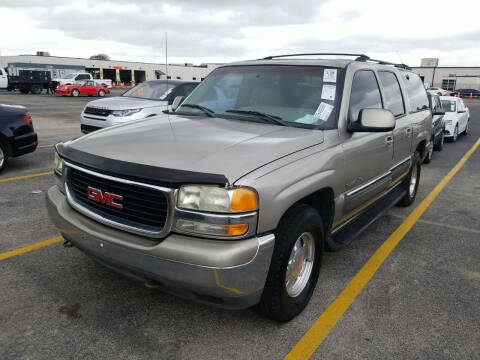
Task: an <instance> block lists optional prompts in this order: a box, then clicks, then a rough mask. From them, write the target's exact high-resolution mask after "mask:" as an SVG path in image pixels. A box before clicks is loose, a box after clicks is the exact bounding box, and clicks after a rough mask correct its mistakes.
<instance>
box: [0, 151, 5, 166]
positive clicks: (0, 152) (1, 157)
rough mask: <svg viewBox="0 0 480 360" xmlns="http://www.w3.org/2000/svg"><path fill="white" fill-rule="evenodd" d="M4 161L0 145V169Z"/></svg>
mask: <svg viewBox="0 0 480 360" xmlns="http://www.w3.org/2000/svg"><path fill="white" fill-rule="evenodd" d="M4 162H5V154H4V153H3V149H2V147H1V146H0V169H1V168H2V166H3V163H4Z"/></svg>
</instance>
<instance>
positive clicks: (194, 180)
mask: <svg viewBox="0 0 480 360" xmlns="http://www.w3.org/2000/svg"><path fill="white" fill-rule="evenodd" d="M56 149H57V152H58V154H59V155H60V156H61V157H62V158H63V159H64V160H67V161H69V162H71V163H73V164H75V165H78V166H80V167H84V168H86V169H89V170H94V171H97V172H99V173H102V174H105V175H110V176H116V177H119V178H122V179H127V180H132V181H137V182H143V183H147V184H151V185H157V186H164V187H169V188H178V187H179V186H180V185H183V184H211V185H221V186H227V185H228V179H227V178H226V177H225V175H220V174H208V173H201V172H195V171H187V170H177V169H168V168H162V167H155V166H151V165H143V164H137V163H132V162H128V161H121V160H115V159H108V158H104V157H101V156H98V155H94V154H90V153H87V152H84V151H81V150H77V149H74V148H72V147H69V146H65V145H64V144H58V145H57V146H56Z"/></svg>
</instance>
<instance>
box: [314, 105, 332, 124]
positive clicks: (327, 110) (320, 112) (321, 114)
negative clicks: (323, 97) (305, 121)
mask: <svg viewBox="0 0 480 360" xmlns="http://www.w3.org/2000/svg"><path fill="white" fill-rule="evenodd" d="M332 110H333V105H330V104H327V103H324V102H322V103H320V105H319V106H318V109H317V111H315V114H313V116H315V117H316V118H317V119H320V120H323V121H327V120H328V118H329V117H330V114H331V113H332Z"/></svg>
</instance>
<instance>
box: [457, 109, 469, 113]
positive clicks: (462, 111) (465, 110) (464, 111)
mask: <svg viewBox="0 0 480 360" xmlns="http://www.w3.org/2000/svg"><path fill="white" fill-rule="evenodd" d="M457 112H458V113H459V114H461V113H466V112H467V109H464V110H458V111H457Z"/></svg>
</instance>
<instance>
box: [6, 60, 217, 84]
mask: <svg viewBox="0 0 480 360" xmlns="http://www.w3.org/2000/svg"><path fill="white" fill-rule="evenodd" d="M45 54H46V53H44V52H38V53H37V55H14V56H1V57H0V67H2V68H7V67H9V65H13V64H15V66H16V67H21V68H23V69H29V70H45V69H47V70H50V71H51V73H52V74H51V75H52V78H56V77H58V78H61V77H65V75H67V74H69V73H78V72H82V71H87V72H89V73H91V74H92V75H93V77H94V78H96V79H110V80H112V81H114V82H116V83H124V84H126V85H129V84H131V83H139V82H142V81H145V80H153V79H167V78H169V79H176V80H189V81H192V80H193V81H201V80H203V79H204V78H205V77H206V76H207V75H208V74H209V73H210V72H211V71H212V70H213V69H215V68H216V67H217V66H219V64H202V65H193V64H168V67H167V66H166V65H165V64H155V63H144V62H132V61H118V60H91V59H85V58H72V57H60V56H49V55H47V56H45ZM47 54H48V53H47ZM167 72H168V74H167Z"/></svg>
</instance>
